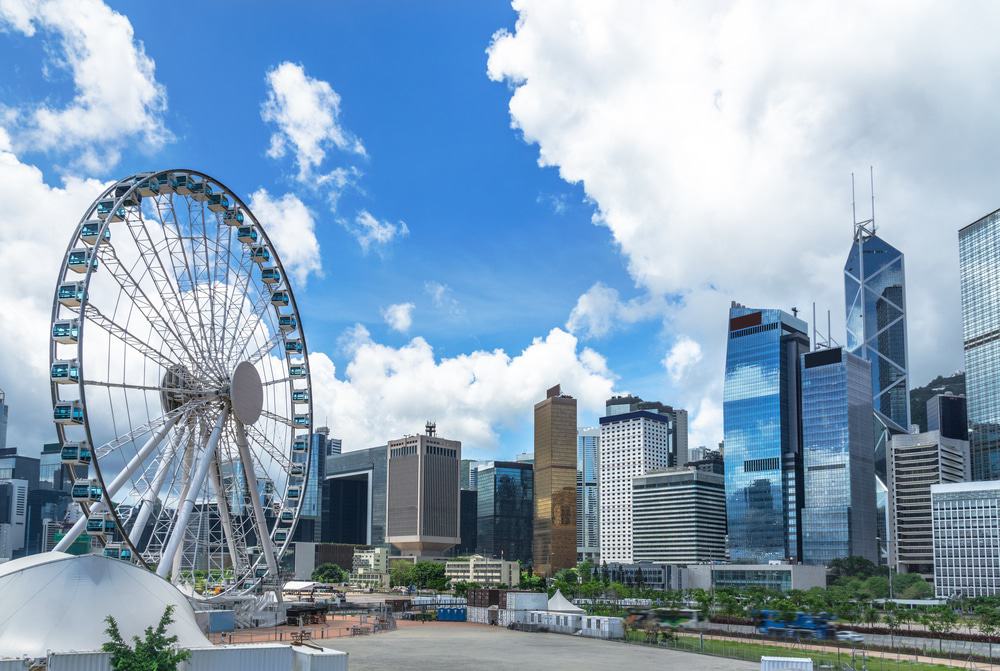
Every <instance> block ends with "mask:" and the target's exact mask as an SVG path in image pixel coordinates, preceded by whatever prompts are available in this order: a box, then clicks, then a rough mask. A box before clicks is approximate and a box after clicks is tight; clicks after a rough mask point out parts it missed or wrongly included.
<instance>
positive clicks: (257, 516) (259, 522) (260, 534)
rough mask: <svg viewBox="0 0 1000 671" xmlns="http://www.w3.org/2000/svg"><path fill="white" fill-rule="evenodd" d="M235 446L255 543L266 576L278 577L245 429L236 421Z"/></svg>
mask: <svg viewBox="0 0 1000 671" xmlns="http://www.w3.org/2000/svg"><path fill="white" fill-rule="evenodd" d="M236 446H237V447H238V448H239V451H240V463H242V464H243V475H244V477H245V478H246V482H247V488H248V489H249V490H250V502H251V503H252V504H253V518H254V521H255V522H256V525H255V526H256V529H257V541H258V542H259V543H260V549H261V551H262V552H263V553H264V559H265V561H267V572H268V575H271V576H276V575H278V560H277V559H275V557H274V546H273V545H271V535H270V533H269V532H268V530H267V520H266V519H264V507H263V506H262V505H261V503H260V492H259V491H257V471H256V470H255V469H254V463H253V459H252V458H251V455H250V446H249V445H247V429H246V427H245V426H243V422H241V421H239V420H238V419H237V420H236Z"/></svg>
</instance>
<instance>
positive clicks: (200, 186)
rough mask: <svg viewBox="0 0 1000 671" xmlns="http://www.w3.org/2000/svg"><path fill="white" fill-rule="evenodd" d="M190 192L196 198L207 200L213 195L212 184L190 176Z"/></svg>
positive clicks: (202, 200)
mask: <svg viewBox="0 0 1000 671" xmlns="http://www.w3.org/2000/svg"><path fill="white" fill-rule="evenodd" d="M188 192H189V195H190V196H191V197H192V198H194V199H195V200H197V201H201V202H205V201H206V200H208V197H209V196H211V195H212V185H211V184H209V183H208V182H205V181H196V180H195V179H194V178H193V177H189V178H188Z"/></svg>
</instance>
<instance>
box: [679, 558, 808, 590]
mask: <svg viewBox="0 0 1000 671" xmlns="http://www.w3.org/2000/svg"><path fill="white" fill-rule="evenodd" d="M747 587H763V588H766V589H770V590H774V591H777V592H787V591H789V590H793V589H800V590H808V589H812V588H813V587H826V567H825V566H811V565H808V564H777V563H775V564H692V565H690V566H688V567H687V589H706V590H716V589H722V588H733V589H746V588H747Z"/></svg>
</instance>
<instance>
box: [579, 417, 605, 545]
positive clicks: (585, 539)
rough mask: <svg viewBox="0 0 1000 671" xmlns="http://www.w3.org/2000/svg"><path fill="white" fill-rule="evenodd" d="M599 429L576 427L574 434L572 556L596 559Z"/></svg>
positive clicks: (599, 519)
mask: <svg viewBox="0 0 1000 671" xmlns="http://www.w3.org/2000/svg"><path fill="white" fill-rule="evenodd" d="M600 445H601V428H600V427H599V426H598V427H592V428H586V429H580V430H579V431H577V434H576V559H577V561H578V562H580V561H584V560H589V561H592V562H598V561H599V560H600V559H599V558H600V550H601V546H600V523H601V517H600V497H599V491H598V474H599V472H600V456H599V455H600V452H599V450H600Z"/></svg>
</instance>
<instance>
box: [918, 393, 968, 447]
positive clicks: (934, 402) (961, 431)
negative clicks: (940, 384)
mask: <svg viewBox="0 0 1000 671" xmlns="http://www.w3.org/2000/svg"><path fill="white" fill-rule="evenodd" d="M927 430H928V431H940V432H941V436H942V437H943V438H955V439H958V440H966V441H967V440H969V413H968V406H967V404H966V402H965V394H952V393H946V394H936V395H934V396H932V397H931V398H929V399H928V400H927Z"/></svg>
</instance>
